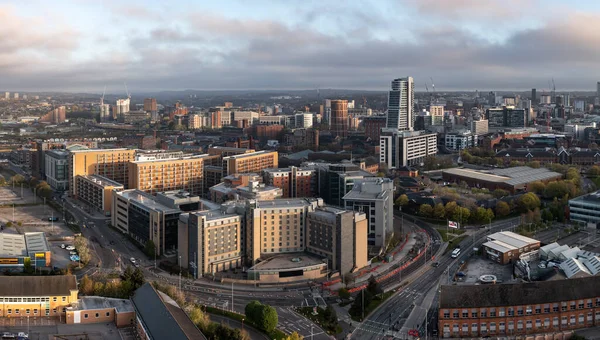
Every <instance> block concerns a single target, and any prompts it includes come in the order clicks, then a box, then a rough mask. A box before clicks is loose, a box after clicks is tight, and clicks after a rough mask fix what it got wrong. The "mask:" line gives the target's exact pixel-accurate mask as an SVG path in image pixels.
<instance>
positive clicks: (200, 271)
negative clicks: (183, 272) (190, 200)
mask: <svg viewBox="0 0 600 340" xmlns="http://www.w3.org/2000/svg"><path fill="white" fill-rule="evenodd" d="M241 221H242V217H241V216H240V215H238V214H235V213H227V212H223V211H221V210H219V209H216V210H208V211H201V212H192V213H189V214H182V215H180V217H179V227H178V228H179V231H178V239H179V240H178V244H179V248H178V251H179V254H180V256H181V258H182V259H185V260H186V262H185V263H188V264H189V266H187V267H188V268H189V270H190V272H191V273H192V274H193V275H194V274H195V275H194V276H195V277H202V276H203V275H204V274H214V273H216V272H221V271H225V270H229V269H231V268H238V267H240V266H241V265H242V258H241V255H242V250H241V249H242V248H241V247H242V244H241ZM192 263H193V265H192Z"/></svg>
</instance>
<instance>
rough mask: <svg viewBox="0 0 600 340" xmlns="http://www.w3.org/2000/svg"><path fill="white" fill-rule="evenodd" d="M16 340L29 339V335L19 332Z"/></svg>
mask: <svg viewBox="0 0 600 340" xmlns="http://www.w3.org/2000/svg"><path fill="white" fill-rule="evenodd" d="M17 338H19V339H29V334H27V333H25V332H19V333H17Z"/></svg>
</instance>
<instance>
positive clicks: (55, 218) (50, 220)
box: [48, 217, 58, 222]
mask: <svg viewBox="0 0 600 340" xmlns="http://www.w3.org/2000/svg"><path fill="white" fill-rule="evenodd" d="M56 221H58V217H48V222H56Z"/></svg>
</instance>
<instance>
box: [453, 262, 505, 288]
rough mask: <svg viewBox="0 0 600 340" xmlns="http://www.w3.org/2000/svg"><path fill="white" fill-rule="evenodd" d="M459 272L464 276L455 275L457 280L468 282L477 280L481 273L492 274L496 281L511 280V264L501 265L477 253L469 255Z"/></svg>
mask: <svg viewBox="0 0 600 340" xmlns="http://www.w3.org/2000/svg"><path fill="white" fill-rule="evenodd" d="M459 272H460V273H463V274H464V276H462V277H459V275H457V278H456V279H457V282H463V283H468V284H473V283H477V282H479V277H480V276H482V275H494V276H496V278H497V280H498V282H503V283H506V282H510V281H512V280H513V278H512V276H513V275H512V265H510V264H507V265H501V264H498V263H495V262H492V261H490V260H489V259H486V258H483V257H480V256H477V255H476V256H473V257H470V258H469V259H468V260H467V261H466V262H465V264H464V265H463V268H462V269H461V270H459Z"/></svg>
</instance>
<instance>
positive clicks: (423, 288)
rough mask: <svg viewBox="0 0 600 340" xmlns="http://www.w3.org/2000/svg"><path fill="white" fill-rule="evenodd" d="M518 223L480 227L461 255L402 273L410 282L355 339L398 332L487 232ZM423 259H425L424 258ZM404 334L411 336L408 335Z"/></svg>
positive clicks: (359, 329)
mask: <svg viewBox="0 0 600 340" xmlns="http://www.w3.org/2000/svg"><path fill="white" fill-rule="evenodd" d="M405 216H407V215H405ZM405 218H407V217H405ZM408 218H412V217H408ZM415 222H416V223H417V224H419V225H420V226H421V227H423V228H424V229H425V230H429V232H430V234H431V233H433V232H432V231H431V229H430V228H429V227H427V226H426V225H425V224H423V223H422V222H419V221H415ZM518 223H519V217H515V218H511V219H507V220H503V221H498V222H495V223H492V224H491V226H490V227H486V228H482V229H480V230H479V231H478V232H476V233H475V234H473V235H472V236H470V237H467V238H466V239H464V240H463V241H462V242H461V243H460V247H461V249H465V250H466V251H464V252H462V253H461V255H460V256H459V257H458V258H456V259H453V258H451V257H450V255H449V254H448V255H444V256H442V257H439V258H438V259H437V260H436V262H437V263H438V264H439V265H438V266H437V267H432V266H429V267H428V268H427V267H425V268H424V269H423V271H417V269H418V268H415V269H413V270H412V272H415V274H414V276H412V277H409V275H403V276H402V280H406V279H408V284H407V285H405V286H404V287H402V288H400V289H399V291H398V292H397V293H396V294H395V295H394V296H392V297H390V298H389V299H388V300H386V301H385V302H384V303H383V304H382V305H381V306H380V307H379V308H378V309H377V310H375V311H374V312H373V313H371V314H370V315H369V316H368V317H367V318H366V319H365V320H364V321H363V322H362V323H361V324H360V325H359V326H358V327H357V329H356V330H355V331H354V332H353V333H352V339H379V338H381V337H382V336H385V335H386V334H390V333H388V331H399V330H400V329H401V328H402V326H403V325H404V322H405V321H406V319H407V318H408V316H409V315H410V312H411V311H412V309H413V308H414V306H415V305H419V304H420V302H421V301H422V300H423V298H424V297H425V295H426V294H427V293H428V292H429V291H430V290H431V289H433V288H437V286H439V284H440V283H442V284H445V283H449V282H450V280H451V279H450V278H451V277H452V276H453V274H454V273H455V272H456V271H457V270H458V266H459V265H460V263H461V262H462V261H464V260H466V259H467V258H468V257H469V256H470V255H471V249H472V248H473V247H479V246H480V245H481V244H482V243H484V241H485V236H486V235H488V234H489V233H492V232H496V231H499V230H504V229H512V228H513V227H514V226H516V225H517V224H518ZM428 257H430V256H428ZM422 258H423V259H424V258H425V257H422ZM407 269H408V268H407ZM435 314H436V313H435V311H432V312H431V313H430V316H431V315H435ZM431 321H432V322H433V323H435V319H431ZM435 328H437V326H435V325H433V326H432V327H430V328H429V330H433V329H435ZM404 337H405V338H408V334H406V335H405V336H404Z"/></svg>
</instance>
